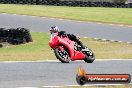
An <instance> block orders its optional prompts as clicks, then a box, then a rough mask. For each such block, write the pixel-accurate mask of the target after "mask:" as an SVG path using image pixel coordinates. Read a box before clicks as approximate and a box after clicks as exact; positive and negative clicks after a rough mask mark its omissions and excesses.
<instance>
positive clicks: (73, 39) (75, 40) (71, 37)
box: [58, 31, 85, 48]
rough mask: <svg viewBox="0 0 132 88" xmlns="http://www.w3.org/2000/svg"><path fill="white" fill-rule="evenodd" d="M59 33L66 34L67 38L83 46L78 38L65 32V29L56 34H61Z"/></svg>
mask: <svg viewBox="0 0 132 88" xmlns="http://www.w3.org/2000/svg"><path fill="white" fill-rule="evenodd" d="M61 35H66V36H68V38H69V39H70V40H71V41H74V42H76V43H77V44H78V45H80V46H81V47H82V48H85V46H84V45H83V43H82V42H81V41H79V39H78V38H77V37H76V36H75V35H74V34H70V33H66V31H59V32H58V36H61Z"/></svg>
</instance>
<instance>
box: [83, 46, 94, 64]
mask: <svg viewBox="0 0 132 88" xmlns="http://www.w3.org/2000/svg"><path fill="white" fill-rule="evenodd" d="M89 50H90V52H91V53H92V55H89V52H85V58H84V61H85V62H87V63H92V62H93V61H94V60H95V55H94V53H93V52H92V50H91V49H89Z"/></svg>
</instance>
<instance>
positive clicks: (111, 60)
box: [0, 59, 132, 63]
mask: <svg viewBox="0 0 132 88" xmlns="http://www.w3.org/2000/svg"><path fill="white" fill-rule="evenodd" d="M114 60H122V61H132V59H96V61H114ZM34 62H36V63H39V62H60V61H58V60H38V61H0V63H34ZM74 62H84V61H83V60H82V61H80V60H78V61H74Z"/></svg>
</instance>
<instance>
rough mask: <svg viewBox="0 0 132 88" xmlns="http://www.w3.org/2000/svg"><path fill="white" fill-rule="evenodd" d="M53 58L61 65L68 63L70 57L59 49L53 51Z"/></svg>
mask: <svg viewBox="0 0 132 88" xmlns="http://www.w3.org/2000/svg"><path fill="white" fill-rule="evenodd" d="M54 53H55V56H56V58H57V59H59V60H60V61H61V62H62V63H69V61H70V57H69V54H68V52H67V51H66V50H65V49H64V50H63V51H61V50H60V49H59V48H56V49H55V50H54Z"/></svg>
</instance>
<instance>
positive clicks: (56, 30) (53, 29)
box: [50, 26, 59, 32]
mask: <svg viewBox="0 0 132 88" xmlns="http://www.w3.org/2000/svg"><path fill="white" fill-rule="evenodd" d="M50 31H52V32H58V31H59V28H58V27H57V26H53V27H51V29H50Z"/></svg>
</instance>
